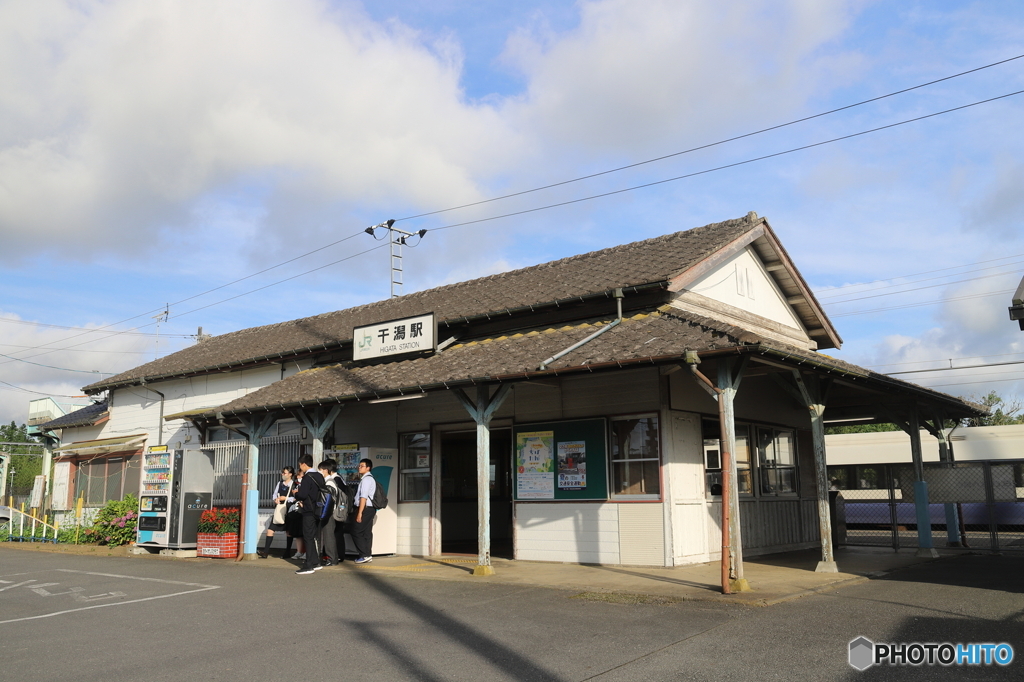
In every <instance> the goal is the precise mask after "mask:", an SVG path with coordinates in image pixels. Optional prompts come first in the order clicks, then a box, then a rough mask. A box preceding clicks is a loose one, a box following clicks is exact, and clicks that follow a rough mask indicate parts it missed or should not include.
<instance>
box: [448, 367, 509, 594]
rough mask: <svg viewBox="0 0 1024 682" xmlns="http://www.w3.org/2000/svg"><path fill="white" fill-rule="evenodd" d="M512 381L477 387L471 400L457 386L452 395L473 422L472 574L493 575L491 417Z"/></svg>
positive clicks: (507, 391) (505, 395) (503, 400)
mask: <svg viewBox="0 0 1024 682" xmlns="http://www.w3.org/2000/svg"><path fill="white" fill-rule="evenodd" d="M511 388H512V384H502V385H501V386H499V387H498V390H497V391H495V392H494V395H493V396H492V395H490V389H489V388H488V387H487V386H484V385H481V386H477V390H476V402H475V403H474V402H473V401H472V400H470V399H469V396H467V395H466V392H465V391H463V390H462V389H461V388H456V389H454V390H453V393H454V394H455V397H456V398H458V399H459V402H460V403H462V406H463V407H464V408H466V411H467V412H469V415H470V416H471V417H472V418H473V421H475V422H476V495H477V554H478V560H477V565H476V566H475V567H474V568H473V575H476V576H487V575H494V566H492V565H491V418H492V417H493V416H494V413H495V412H496V411H497V410H498V408H499V407H501V404H502V403H503V402H505V398H507V397H508V394H509V392H510V390H511Z"/></svg>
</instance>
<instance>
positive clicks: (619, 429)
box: [610, 415, 661, 499]
mask: <svg viewBox="0 0 1024 682" xmlns="http://www.w3.org/2000/svg"><path fill="white" fill-rule="evenodd" d="M610 425H611V469H612V472H611V475H612V491H611V492H612V496H613V497H618V498H624V497H625V498H636V499H648V498H657V497H658V496H659V495H660V494H661V448H660V444H659V443H660V437H659V434H658V417H657V415H636V416H628V417H615V418H613V419H612V420H611V422H610Z"/></svg>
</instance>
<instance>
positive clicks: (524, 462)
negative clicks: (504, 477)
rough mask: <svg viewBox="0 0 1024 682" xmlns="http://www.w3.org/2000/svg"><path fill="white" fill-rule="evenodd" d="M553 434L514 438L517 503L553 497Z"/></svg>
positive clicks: (544, 432) (533, 434)
mask: <svg viewBox="0 0 1024 682" xmlns="http://www.w3.org/2000/svg"><path fill="white" fill-rule="evenodd" d="M554 440H555V432H554V431H525V432H522V433H519V434H517V435H516V473H517V475H516V496H517V497H518V498H519V499H520V500H553V499H554V498H555V477H554V473H555V467H554V459H555V458H554V452H553V449H554V447H553V446H554Z"/></svg>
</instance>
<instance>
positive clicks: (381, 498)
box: [366, 474, 388, 509]
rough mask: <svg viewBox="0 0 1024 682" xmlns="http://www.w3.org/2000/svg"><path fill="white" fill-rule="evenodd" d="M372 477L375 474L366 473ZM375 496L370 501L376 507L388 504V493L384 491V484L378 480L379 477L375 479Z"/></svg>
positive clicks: (379, 507) (380, 507)
mask: <svg viewBox="0 0 1024 682" xmlns="http://www.w3.org/2000/svg"><path fill="white" fill-rule="evenodd" d="M366 475H367V476H369V477H370V478H373V474H366ZM373 483H374V486H373V497H371V498H370V502H372V503H373V506H374V507H375V508H376V509H383V508H384V507H386V506H388V495H387V493H385V492H384V486H382V485H381V484H380V483H378V482H377V479H376V478H374V479H373Z"/></svg>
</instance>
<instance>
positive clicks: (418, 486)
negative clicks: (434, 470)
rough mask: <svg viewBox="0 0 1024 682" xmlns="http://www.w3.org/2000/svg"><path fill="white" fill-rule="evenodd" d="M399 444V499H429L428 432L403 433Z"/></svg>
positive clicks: (408, 500) (404, 500)
mask: <svg viewBox="0 0 1024 682" xmlns="http://www.w3.org/2000/svg"><path fill="white" fill-rule="evenodd" d="M400 444H401V448H400V453H399V480H400V482H401V484H400V496H399V500H401V501H402V502H425V501H427V500H429V499H430V434H429V433H405V434H402V437H401V443H400Z"/></svg>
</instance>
